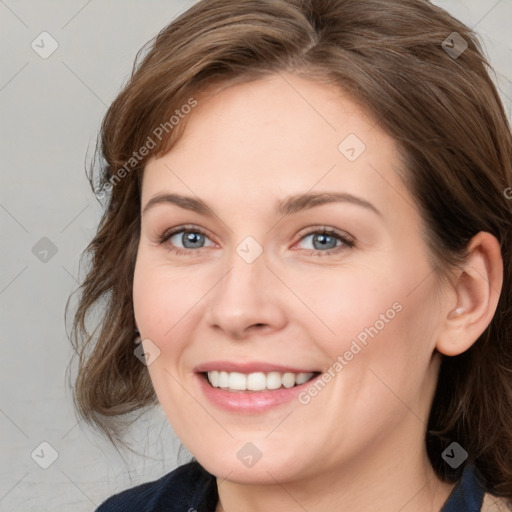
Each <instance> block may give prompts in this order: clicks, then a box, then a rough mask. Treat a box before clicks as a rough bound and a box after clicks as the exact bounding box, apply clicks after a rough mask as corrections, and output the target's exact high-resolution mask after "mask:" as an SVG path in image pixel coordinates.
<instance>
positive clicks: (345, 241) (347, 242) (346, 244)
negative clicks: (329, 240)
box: [158, 225, 355, 257]
mask: <svg viewBox="0 0 512 512" xmlns="http://www.w3.org/2000/svg"><path fill="white" fill-rule="evenodd" d="M181 232H185V233H199V234H201V235H204V236H205V237H208V238H210V237H209V236H208V234H207V233H205V232H204V231H203V230H202V229H200V228H198V227H196V226H191V225H189V226H178V227H176V228H174V229H172V230H171V231H166V232H165V233H163V234H162V235H160V236H159V237H158V244H159V245H161V244H163V243H165V242H167V241H168V240H169V239H170V238H171V237H172V236H174V235H176V234H177V233H181ZM315 234H321V235H329V236H332V237H333V238H335V239H337V240H339V241H340V242H342V244H341V245H339V246H338V247H335V248H334V249H329V250H327V251H320V250H318V249H303V250H304V251H309V253H308V256H311V255H313V256H320V257H321V256H329V255H331V254H335V253H339V252H340V251H343V250H346V249H351V248H353V247H354V245H355V244H354V242H353V240H351V239H349V238H348V237H346V236H344V235H342V234H341V233H339V232H338V231H337V230H335V229H333V228H328V227H322V228H320V229H319V228H316V229H313V230H310V231H307V232H305V233H302V234H301V237H300V240H299V241H301V240H303V239H304V238H306V237H307V236H310V235H315ZM198 249H204V247H199V248H198ZM198 249H187V248H185V247H183V248H182V247H174V246H172V247H170V248H169V249H168V250H169V251H171V252H173V253H177V252H178V251H180V252H185V253H187V254H190V255H191V254H192V253H194V252H195V253H197V252H199V251H198Z"/></svg>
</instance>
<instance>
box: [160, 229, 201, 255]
mask: <svg viewBox="0 0 512 512" xmlns="http://www.w3.org/2000/svg"><path fill="white" fill-rule="evenodd" d="M173 238H175V239H176V240H174V241H173V240H172V239H173ZM205 239H209V238H208V236H207V235H206V233H204V232H203V231H202V230H200V229H198V228H195V227H191V228H189V229H186V228H185V227H184V226H181V227H179V228H176V229H174V230H172V231H170V232H169V233H166V234H164V235H162V237H160V238H159V242H160V243H164V242H166V241H169V242H170V243H171V245H172V250H174V251H175V252H176V251H177V250H185V251H190V250H193V249H202V248H203V247H204V242H205ZM177 242H178V243H181V244H182V245H183V246H182V247H180V246H179V245H176V244H177Z"/></svg>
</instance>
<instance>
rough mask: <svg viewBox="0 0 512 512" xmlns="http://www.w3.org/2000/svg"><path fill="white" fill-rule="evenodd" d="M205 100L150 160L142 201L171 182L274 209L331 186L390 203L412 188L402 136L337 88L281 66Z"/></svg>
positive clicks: (178, 188)
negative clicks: (401, 156) (405, 175)
mask: <svg viewBox="0 0 512 512" xmlns="http://www.w3.org/2000/svg"><path fill="white" fill-rule="evenodd" d="M197 99H198V105H197V106H196V107H195V108H194V110H193V112H192V113H191V114H190V115H189V116H188V118H187V119H186V128H185V130H184V132H183V135H182V137H181V138H180V139H179V140H178V142H177V144H176V145H175V146H174V147H173V148H172V149H171V150H170V151H169V152H168V153H167V154H165V155H164V156H162V157H160V158H158V159H152V160H150V161H149V163H148V164H147V166H146V169H145V172H144V179H143V191H142V192H143V193H142V203H143V204H145V203H146V202H147V201H148V200H149V198H150V197H151V196H152V195H153V194H156V193H158V192H162V191H164V190H166V191H169V190H172V191H176V192H180V193H186V194H187V195H192V194H196V195H198V196H200V197H202V198H203V199H205V200H206V201H209V200H210V199H211V200H213V201H215V202H219V201H222V200H223V199H225V200H226V201H231V202H232V201H235V202H237V203H240V202H243V203H244V204H246V205H252V206H253V207H256V206H257V205H260V206H261V207H262V208H266V207H267V203H266V201H267V200H268V201H271V202H275V200H276V199H278V198H279V197H282V196H285V195H291V194H299V193H305V192H307V191H327V190H328V191H333V192H342V193H351V194H354V195H359V196H364V197H365V199H367V200H369V201H372V202H375V203H378V204H380V205H381V206H382V209H381V211H383V210H386V209H390V207H391V205H393V203H395V202H397V201H401V202H402V203H403V196H404V195H407V194H408V193H407V191H406V190H405V189H404V187H403V184H402V183H401V181H400V180H399V178H398V176H397V174H396V172H395V170H394V169H395V168H396V167H397V166H398V165H399V161H398V155H397V145H396V144H395V142H394V140H393V139H392V138H391V137H389V136H388V135H386V134H385V133H384V132H383V131H381V130H380V128H379V126H378V124H377V123H376V122H375V121H374V120H373V119H371V118H370V117H369V116H367V115H366V114H365V113H364V112H363V111H362V110H361V109H360V108H359V107H358V106H357V105H356V104H355V103H353V102H352V101H350V100H349V99H348V98H347V97H346V96H345V95H344V94H343V92H342V91H341V90H340V89H338V88H336V87H333V86H327V85H323V84H319V83H315V82H312V81H309V80H306V79H302V78H299V77H297V76H295V75H291V74H280V75H272V76H270V77H267V78H265V79H261V80H256V81H252V82H247V83H242V84H237V85H233V86H230V87H227V88H223V89H222V90H221V91H220V92H218V91H216V92H215V94H213V93H209V91H208V90H207V91H205V92H204V93H203V94H200V95H197ZM400 195H402V199H400ZM398 206H400V205H398ZM401 206H402V207H404V204H402V205H401ZM405 206H406V205H405Z"/></svg>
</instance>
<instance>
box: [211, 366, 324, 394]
mask: <svg viewBox="0 0 512 512" xmlns="http://www.w3.org/2000/svg"><path fill="white" fill-rule="evenodd" d="M207 375H208V381H209V382H210V384H211V385H212V386H213V387H214V388H222V389H228V390H232V391H247V390H248V391H263V390H264V389H267V390H272V389H279V388H281V387H285V388H293V386H298V385H300V384H304V383H305V382H307V381H308V380H310V379H311V378H312V377H313V376H314V375H315V374H314V373H313V372H309V373H289V372H287V373H280V372H269V373H263V372H255V373H249V374H246V373H239V372H219V371H211V372H208V374H207Z"/></svg>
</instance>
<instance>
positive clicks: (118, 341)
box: [66, 0, 512, 506]
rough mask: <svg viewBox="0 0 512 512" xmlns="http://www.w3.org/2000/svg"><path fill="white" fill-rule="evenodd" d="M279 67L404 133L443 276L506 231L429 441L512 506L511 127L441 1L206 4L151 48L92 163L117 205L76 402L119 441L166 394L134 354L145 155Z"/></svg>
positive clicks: (96, 263) (100, 186)
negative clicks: (487, 301)
mask: <svg viewBox="0 0 512 512" xmlns="http://www.w3.org/2000/svg"><path fill="white" fill-rule="evenodd" d="M454 33H455V34H454ZM466 46H467V47H466ZM281 72H292V73H295V74H296V75H297V76H300V77H302V78H306V79H309V80H313V81H317V82H321V83H323V84H327V85H331V86H332V87H338V88H339V89H340V90H342V91H343V92H344V93H345V94H346V95H348V97H349V98H350V99H351V100H352V101H354V102H355V103H356V104H357V105H358V106H359V107H360V108H361V109H363V111H364V112H366V113H367V114H368V115H369V116H370V117H371V118H372V119H374V120H375V123H376V124H378V126H379V128H380V129H382V130H383V131H384V132H386V133H387V134H388V135H390V136H391V137H392V138H393V139H394V140H395V141H396V142H397V145H398V148H399V154H400V160H401V162H402V163H403V169H404V171H402V172H400V177H401V178H402V179H403V181H404V184H405V185H406V187H407V189H408V190H409V192H410V193H411V195H412V197H413V198H414V199H415V201H416V203H417V205H418V208H419V211H420V214H421V219H422V226H421V232H422V235H423V236H424V240H425V242H426V244H427V246H428V248H429V255H430V258H431V262H432V265H433V267H434V268H435V271H436V273H438V275H439V276H440V277H443V276H448V275H449V273H450V271H451V270H453V269H455V268H457V267H460V265H461V264H462V263H463V262H464V261H465V258H466V257H467V252H466V251H467V246H468V243H469V241H470V240H471V238H472V237H473V236H474V235H476V234H477V233H478V232H480V231H485V232H488V233H491V234H492V235H494V236H495V237H496V238H497V239H498V241H499V244H500V247H501V255H502V259H503V263H504V282H503V288H502V291H501V295H500V299H499V303H498V306H497V310H496V312H495V314H494V317H493V319H492V321H491V322H490V324H489V326H488V327H487V328H486V330H485V331H484V332H483V334H482V335H481V336H480V337H479V339H478V340H477V341H476V342H475V343H474V344H473V346H472V347H471V348H470V349H468V350H467V351H466V352H464V353H463V354H461V355H458V356H453V357H448V356H444V355H443V356H442V362H441V367H440V371H439V377H438V383H437V389H436V391H435V394H434V397H433V401H432V406H431V410H430V415H429V420H428V426H427V428H426V432H425V443H426V449H427V452H428V455H429V458H430V461H431V463H432V466H433V468H434V470H435V471H436V473H437V474H438V475H439V476H440V477H441V478H442V479H443V480H445V481H455V480H457V479H458V478H460V470H459V471H452V470H451V468H450V467H449V466H448V465H447V464H446V462H445V461H444V460H443V458H442V457H441V454H442V452H443V450H444V449H446V447H447V446H449V444H450V443H452V442H454V441H455V442H457V443H459V444H460V445H461V446H462V447H463V448H464V450H466V452H467V453H468V460H467V461H466V462H467V463H468V462H471V463H473V464H474V465H475V467H476V469H477V471H478V474H479V476H480V478H481V479H482V480H483V482H484V483H485V485H486V487H487V489H488V490H489V492H492V493H493V494H495V495H497V496H502V497H504V498H506V499H507V500H509V501H508V503H509V504H510V505H511V506H512V239H511V236H512V188H510V187H512V135H511V130H510V123H509V121H508V120H507V116H506V113H505V109H504V106H503V103H502V101H501V99H500V96H499V93H498V90H497V88H496V86H495V84H494V81H493V70H492V68H491V66H490V64H489V62H488V60H487V58H486V56H485V52H484V50H483V48H482V46H481V43H480V41H479V39H478V36H477V34H475V33H474V32H473V31H472V30H471V29H470V28H468V27H467V26H465V25H464V24H463V23H461V22H460V21H458V20H456V19H454V18H453V17H452V16H450V15H449V14H448V13H447V12H446V11H445V10H443V9H441V8H439V7H437V6H434V5H432V4H431V3H430V2H429V1H427V0H321V1H315V0H272V1H267V0H202V1H199V2H197V3H196V4H194V5H193V6H192V7H191V8H189V9H188V10H187V11H186V12H184V13H183V14H181V15H180V16H179V17H177V18H176V19H175V20H173V21H172V22H171V23H170V24H169V25H168V26H166V27H165V28H164V29H163V30H161V31H160V33H159V34H158V35H157V36H156V37H155V38H154V39H152V40H151V41H150V42H149V44H148V45H145V47H143V48H142V49H141V51H140V52H139V53H138V55H137V58H136V60H135V64H134V67H133V71H132V73H131V76H130V77H129V78H128V80H127V83H126V84H125V85H124V87H123V89H122V90H121V92H120V93H119V95H118V96H117V97H116V99H115V100H114V101H113V103H112V104H111V105H110V107H109V109H108V111H107V113H106V115H105V117H104V119H103V122H102V126H101V131H100V134H99V136H98V144H97V148H96V156H98V155H99V158H96V159H95V162H94V163H93V164H92V165H91V167H90V174H88V178H89V181H90V183H91V187H92V188H93V191H95V193H96V195H97V196H98V197H99V195H100V194H99V193H98V191H101V194H102V195H104V196H105V197H106V203H105V208H104V211H103V215H102V217H101V220H100V222H99V226H98V229H97V232H96V234H95V236H94V237H93V239H92V241H91V242H90V243H89V245H88V246H87V248H86V250H85V251H84V253H83V254H82V258H87V259H88V261H87V271H86V275H85V277H84V278H83V280H82V281H81V284H80V287H79V288H78V289H77V290H76V291H75V292H74V293H77V294H79V299H78V303H77V306H76V308H75V310H74V317H73V325H72V330H71V332H70V333H69V337H70V340H71V342H72V345H73V348H74V350H75V357H77V360H78V365H77V368H78V370H77V374H76V378H73V400H74V404H75V407H76V410H77V412H78V413H79V415H80V416H81V417H82V418H84V419H85V420H86V421H87V422H88V423H89V424H91V425H92V426H94V427H96V428H97V429H99V430H100V431H101V432H102V433H104V434H106V435H107V436H108V438H109V439H110V441H112V442H113V443H114V444H115V445H117V444H118V443H121V444H123V432H124V430H125V428H126V426H127V418H129V417H130V414H128V413H133V412H136V411H138V410H143V409H145V408H147V407H149V406H153V405H156V404H157V403H158V401H157V398H156V395H155V392H154V389H153V387H152V384H151V380H150V378H149V375H148V371H147V367H146V366H145V365H143V364H141V362H140V361H139V359H138V358H137V357H135V356H134V348H135V345H134V337H135V320H134V310H133V296H132V286H133V275H134V267H135V261H136V257H137V247H138V242H139V236H140V206H141V205H140V194H141V177H142V174H143V171H144V166H145V164H146V162H147V161H148V159H149V158H151V157H155V156H160V155H163V154H164V153H166V152H167V151H169V150H170V149H171V148H172V147H173V145H174V144H175V143H176V141H177V140H178V139H179V138H180V136H181V134H182V133H183V130H184V128H185V126H186V122H187V116H186V115H185V116H180V120H179V123H177V124H176V125H175V126H174V125H173V126H170V124H169V119H171V117H172V116H173V115H176V113H177V111H178V112H184V111H185V109H183V106H184V105H187V104H188V105H191V104H193V103H192V102H191V99H193V101H197V100H196V99H195V98H200V95H201V93H202V92H205V91H207V90H209V89H210V90H211V89H212V88H214V86H220V87H228V86H230V85H232V84H235V83H240V82H245V81H251V80H256V79H258V78H263V77H265V76H268V75H272V74H278V73H281ZM199 101H200V99H199ZM189 110H190V109H189ZM191 115H193V113H192V114H191ZM158 127H164V129H163V130H162V128H160V131H158ZM148 137H149V138H150V139H151V143H148V141H149V139H148ZM143 147H146V150H145V151H140V149H141V148H143ZM142 153H144V155H143V154H142ZM134 155H136V156H134ZM98 160H99V162H100V164H99V165H97V162H98ZM127 164H128V165H127ZM98 169H99V172H97V170H98ZM397 172H399V171H397ZM96 176H97V177H96ZM212 179H214V176H212ZM240 199H241V200H242V198H240ZM81 263H82V261H81ZM70 299H71V296H70ZM69 305H70V302H69V299H68V303H67V304H66V312H67V311H68V308H69ZM93 312H96V313H97V314H99V319H96V322H95V324H94V328H92V327H91V326H89V325H88V323H89V322H88V318H89V315H92V313H93Z"/></svg>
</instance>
